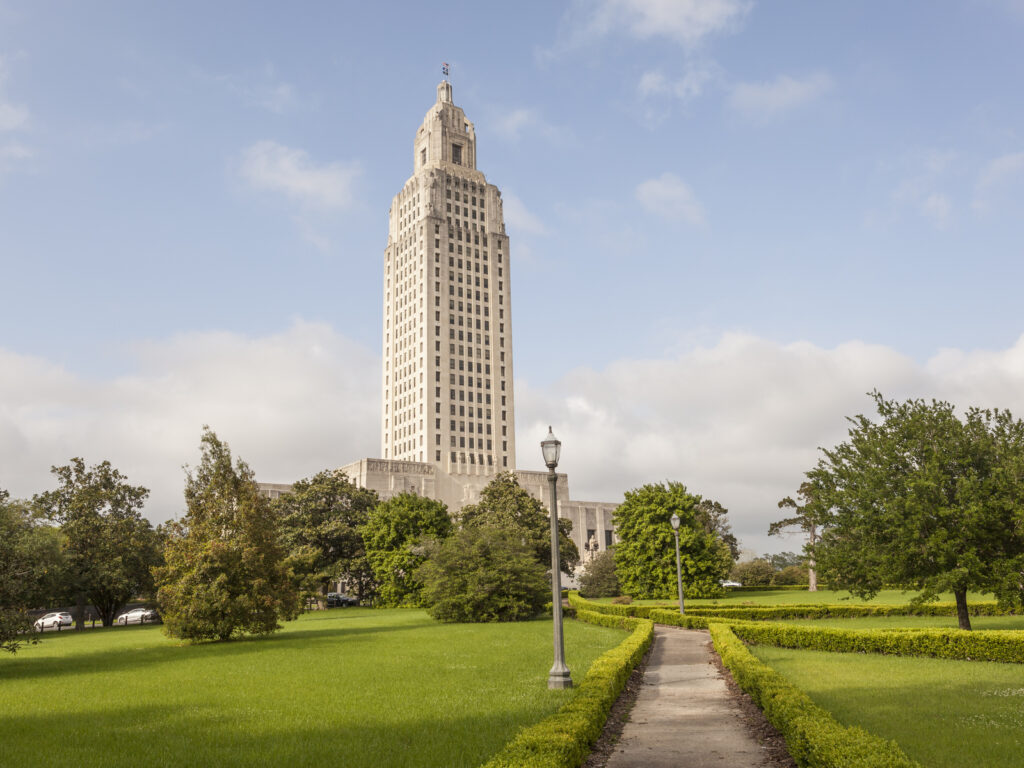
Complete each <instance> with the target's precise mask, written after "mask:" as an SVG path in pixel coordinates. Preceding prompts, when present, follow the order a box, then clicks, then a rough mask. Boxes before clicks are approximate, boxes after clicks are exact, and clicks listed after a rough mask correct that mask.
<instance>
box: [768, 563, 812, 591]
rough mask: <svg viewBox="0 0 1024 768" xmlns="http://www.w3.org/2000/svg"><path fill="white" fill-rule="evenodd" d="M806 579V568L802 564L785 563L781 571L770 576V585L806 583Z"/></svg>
mask: <svg viewBox="0 0 1024 768" xmlns="http://www.w3.org/2000/svg"><path fill="white" fill-rule="evenodd" d="M807 579H808V572H807V568H806V567H804V566H802V565H787V566H786V567H785V568H783V569H782V570H781V571H779V572H777V573H776V574H775V575H774V576H772V585H774V586H784V585H786V586H788V585H790V584H806V583H807Z"/></svg>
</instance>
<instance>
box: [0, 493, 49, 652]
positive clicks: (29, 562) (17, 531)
mask: <svg viewBox="0 0 1024 768" xmlns="http://www.w3.org/2000/svg"><path fill="white" fill-rule="evenodd" d="M60 569H61V555H60V539H59V534H58V533H57V531H56V530H55V529H53V528H49V527H46V526H40V525H37V524H36V520H35V519H34V517H33V515H32V513H31V511H30V509H29V505H28V504H27V503H25V502H22V501H11V500H10V494H8V492H7V491H5V490H2V489H0V650H4V651H9V652H10V653H14V652H16V651H17V650H18V648H19V647H21V645H22V644H23V643H34V642H35V641H36V640H35V637H33V636H32V635H31V634H30V633H31V630H32V617H31V616H30V615H29V613H28V610H27V609H29V608H34V607H36V606H38V605H40V604H42V603H43V602H44V601H45V600H46V599H47V598H48V597H49V595H51V594H53V593H54V591H55V590H56V589H57V586H58V582H57V579H58V578H59V574H60Z"/></svg>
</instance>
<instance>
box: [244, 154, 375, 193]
mask: <svg viewBox="0 0 1024 768" xmlns="http://www.w3.org/2000/svg"><path fill="white" fill-rule="evenodd" d="M240 172H241V176H242V178H243V179H244V180H245V181H247V182H248V183H249V184H250V185H251V186H253V187H254V188H256V189H262V190H269V191H273V192H281V193H283V194H285V195H286V196H288V197H290V198H292V199H293V200H296V201H298V202H299V203H302V204H303V205H310V206H314V207H319V208H335V209H336V208H345V207H347V206H349V205H350V204H351V203H352V201H353V199H354V197H353V192H352V189H353V185H354V184H355V182H356V179H357V178H358V176H359V170H358V168H356V167H355V166H345V165H342V164H341V163H330V164H328V165H323V166H317V165H315V164H314V163H313V162H312V160H311V159H310V157H309V155H308V154H307V153H306V152H305V151H304V150H301V149H294V148H292V147H286V146H284V145H282V144H278V143H276V142H273V141H259V142H256V143H255V144H253V145H252V146H250V147H248V148H247V149H246V150H245V151H244V152H243V153H242V163H241V167H240Z"/></svg>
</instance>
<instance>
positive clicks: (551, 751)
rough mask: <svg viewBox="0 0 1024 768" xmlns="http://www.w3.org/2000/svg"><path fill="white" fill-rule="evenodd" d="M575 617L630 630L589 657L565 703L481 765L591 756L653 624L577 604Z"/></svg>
mask: <svg viewBox="0 0 1024 768" xmlns="http://www.w3.org/2000/svg"><path fill="white" fill-rule="evenodd" d="M571 599H572V598H571V594H570V600H571ZM574 607H575V606H574ZM576 619H577V620H578V621H585V622H587V623H590V624H597V625H600V626H605V627H615V628H618V629H631V630H633V631H632V633H631V634H630V636H629V637H627V638H626V639H625V640H623V641H622V642H621V643H620V644H619V645H618V646H616V647H615V648H612V649H611V650H610V651H607V652H605V653H603V654H602V655H601V656H599V657H598V658H597V659H596V660H595V661H594V663H593V664H592V665H591V666H590V670H589V671H588V672H587V675H586V677H585V678H584V679H583V682H581V683H580V684H579V686H578V688H577V691H576V693H575V695H574V696H573V697H572V698H571V699H570V700H569V701H568V703H566V705H565V706H564V707H562V708H561V709H560V710H558V712H556V713H555V714H553V715H551V716H550V717H546V718H545V719H543V720H541V721H540V722H539V723H537V724H536V725H532V726H529V727H527V728H524V729H523V730H521V731H520V732H519V733H518V734H517V735H516V737H515V738H514V739H512V741H510V742H509V743H508V744H506V745H505V746H504V748H503V749H502V750H501V751H500V752H498V754H496V755H494V757H492V758H491V759H490V760H488V761H487V762H486V763H484V765H483V766H482V767H481V768H527V767H529V768H578V766H579V765H581V764H582V763H583V761H584V760H585V759H586V757H587V755H588V754H590V748H591V746H593V744H594V742H595V741H597V738H598V737H599V736H600V735H601V731H602V730H603V729H604V724H605V721H606V720H607V719H608V713H609V712H610V711H611V708H612V704H614V703H615V700H616V699H617V698H618V697H619V694H621V693H622V690H623V689H624V688H625V687H626V681H627V680H629V676H630V673H632V671H633V669H634V668H635V667H636V665H637V664H639V663H640V660H641V659H642V658H643V657H644V654H645V653H647V649H648V648H650V647H651V643H652V642H653V641H654V622H652V621H649V620H647V619H637V618H631V617H628V616H614V615H608V614H603V613H597V612H594V611H589V610H586V609H578V608H577V610H576Z"/></svg>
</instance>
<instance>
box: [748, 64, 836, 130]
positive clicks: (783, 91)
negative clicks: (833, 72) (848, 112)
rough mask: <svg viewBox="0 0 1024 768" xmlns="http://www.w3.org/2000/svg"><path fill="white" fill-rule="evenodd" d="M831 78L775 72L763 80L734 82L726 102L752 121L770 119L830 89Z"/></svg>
mask: <svg viewBox="0 0 1024 768" xmlns="http://www.w3.org/2000/svg"><path fill="white" fill-rule="evenodd" d="M833 85H834V84H833V81H832V78H831V77H830V76H829V75H828V74H826V73H824V72H817V73H814V74H810V75H806V76H804V77H791V76H790V75H779V76H778V77H777V78H775V79H774V80H771V81H769V82H764V83H737V84H736V85H734V86H733V87H732V93H731V94H730V97H729V101H730V104H731V105H732V107H733V109H735V110H736V111H737V112H739V113H740V114H742V115H744V116H745V117H747V118H749V119H753V120H771V119H774V118H777V117H779V116H781V115H783V114H784V113H786V112H789V111H791V110H793V109H796V108H797V107H801V106H803V105H804V104H807V103H809V102H811V101H814V100H815V99H817V98H820V97H821V96H823V95H824V94H826V93H828V92H829V91H830V90H832V87H833Z"/></svg>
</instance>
